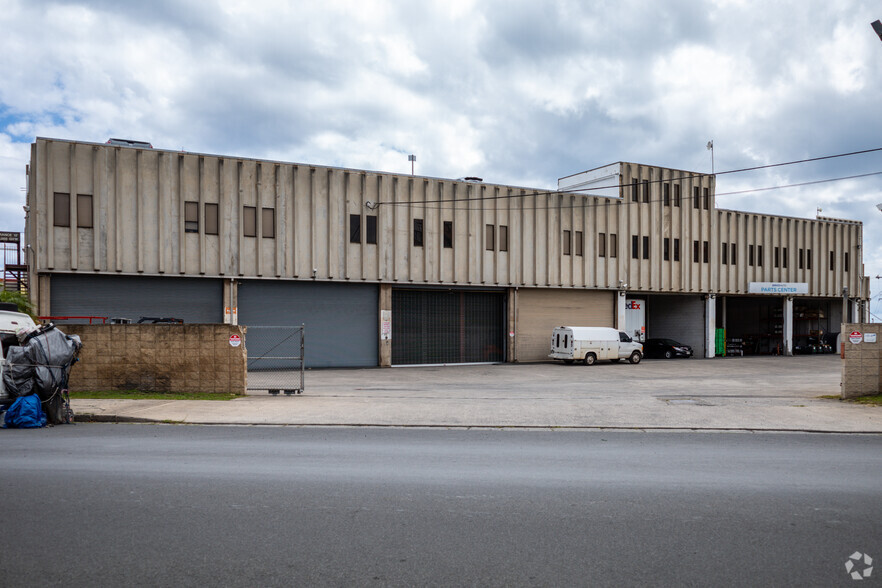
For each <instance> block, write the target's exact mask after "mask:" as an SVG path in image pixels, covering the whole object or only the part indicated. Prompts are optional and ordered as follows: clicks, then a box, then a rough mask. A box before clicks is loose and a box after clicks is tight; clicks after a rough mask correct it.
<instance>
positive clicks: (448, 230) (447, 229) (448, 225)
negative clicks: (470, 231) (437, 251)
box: [444, 221, 453, 249]
mask: <svg viewBox="0 0 882 588" xmlns="http://www.w3.org/2000/svg"><path fill="white" fill-rule="evenodd" d="M444 248H445V249H453V221H444Z"/></svg>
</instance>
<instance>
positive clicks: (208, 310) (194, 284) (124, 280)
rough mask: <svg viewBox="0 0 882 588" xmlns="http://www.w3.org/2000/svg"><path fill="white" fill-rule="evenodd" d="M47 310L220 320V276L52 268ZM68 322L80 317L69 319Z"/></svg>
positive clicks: (134, 318)
mask: <svg viewBox="0 0 882 588" xmlns="http://www.w3.org/2000/svg"><path fill="white" fill-rule="evenodd" d="M49 306H50V312H51V313H52V316H103V317H108V318H115V317H121V318H128V319H131V320H132V322H137V320H138V319H139V318H140V317H172V318H179V319H183V321H184V322H185V323H220V322H223V313H224V306H223V282H221V281H220V280H213V279H209V278H205V279H199V278H175V277H145V276H104V275H91V276H81V275H73V274H54V275H52V277H51V278H50V281H49ZM70 322H84V321H82V320H79V321H70Z"/></svg>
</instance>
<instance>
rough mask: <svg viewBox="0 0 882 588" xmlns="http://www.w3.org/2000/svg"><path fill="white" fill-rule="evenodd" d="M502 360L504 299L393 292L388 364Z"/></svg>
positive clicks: (446, 292)
mask: <svg viewBox="0 0 882 588" xmlns="http://www.w3.org/2000/svg"><path fill="white" fill-rule="evenodd" d="M502 361H505V294H504V293H502V292H467V291H461V290H460V291H457V290H407V289H394V290H392V364H393V365H419V364H445V363H447V364H449V363H498V362H502Z"/></svg>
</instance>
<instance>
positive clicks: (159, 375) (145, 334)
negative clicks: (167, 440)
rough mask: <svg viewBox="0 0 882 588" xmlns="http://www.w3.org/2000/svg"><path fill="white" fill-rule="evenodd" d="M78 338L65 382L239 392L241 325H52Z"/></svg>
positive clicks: (243, 372)
mask: <svg viewBox="0 0 882 588" xmlns="http://www.w3.org/2000/svg"><path fill="white" fill-rule="evenodd" d="M58 327H59V329H61V330H62V331H63V332H64V333H67V334H69V335H79V336H80V338H81V339H82V341H83V349H82V351H81V352H80V361H79V362H77V363H76V364H74V366H73V369H72V370H71V375H70V381H69V388H70V390H71V391H81V390H132V389H135V390H143V391H150V392H181V393H193V392H207V393H215V392H218V393H223V392H226V393H235V394H244V393H245V383H246V378H247V369H246V359H247V357H246V351H245V345H244V343H242V344H240V345H239V346H237V347H233V346H232V345H230V336H231V335H238V336H239V338H240V341H243V342H244V340H245V327H243V326H240V325H223V324H192V325H174V324H169V325H162V324H160V325H152V324H151V325H143V324H142V325H63V324H60V325H58Z"/></svg>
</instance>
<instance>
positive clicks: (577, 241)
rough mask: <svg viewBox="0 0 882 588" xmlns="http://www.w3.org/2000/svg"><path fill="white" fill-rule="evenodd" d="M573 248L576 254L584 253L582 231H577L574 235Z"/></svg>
mask: <svg viewBox="0 0 882 588" xmlns="http://www.w3.org/2000/svg"><path fill="white" fill-rule="evenodd" d="M573 248H574V249H575V253H576V255H582V231H576V234H575V235H574V236H573Z"/></svg>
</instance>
